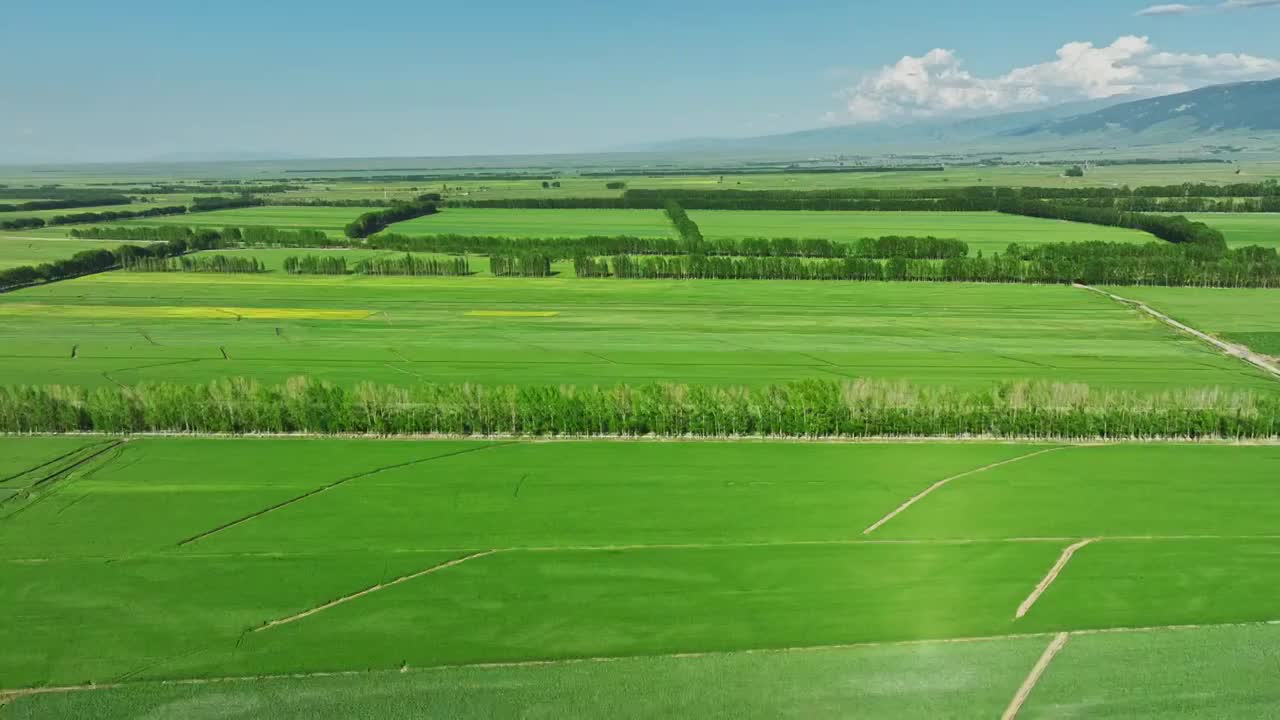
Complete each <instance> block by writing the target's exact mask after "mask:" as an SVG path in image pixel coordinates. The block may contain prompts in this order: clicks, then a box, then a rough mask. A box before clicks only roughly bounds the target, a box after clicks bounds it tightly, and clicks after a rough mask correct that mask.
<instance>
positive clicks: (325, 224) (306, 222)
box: [121, 205, 377, 237]
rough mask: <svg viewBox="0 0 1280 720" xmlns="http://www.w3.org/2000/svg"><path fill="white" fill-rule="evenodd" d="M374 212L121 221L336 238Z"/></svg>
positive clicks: (230, 213) (312, 210) (314, 210)
mask: <svg viewBox="0 0 1280 720" xmlns="http://www.w3.org/2000/svg"><path fill="white" fill-rule="evenodd" d="M376 209H377V208H359V207H354V208H353V207H289V206H277V205H271V206H264V207H248V208H238V209H235V210H214V211H212V212H200V213H189V214H186V215H167V216H164V217H156V218H140V219H138V220H125V221H123V222H122V223H121V224H128V225H181V226H184V227H194V228H217V229H221V228H225V227H249V226H257V225H261V226H264V227H276V228H280V229H282V230H299V229H303V228H306V229H310V230H322V231H324V232H326V233H328V234H329V235H332V236H334V237H339V236H341V235H342V229H343V228H344V227H346V225H347V223H349V222H351V221H352V220H355V219H356V218H357V217H359V216H360V215H362V214H364V213H366V212H369V211H371V210H376Z"/></svg>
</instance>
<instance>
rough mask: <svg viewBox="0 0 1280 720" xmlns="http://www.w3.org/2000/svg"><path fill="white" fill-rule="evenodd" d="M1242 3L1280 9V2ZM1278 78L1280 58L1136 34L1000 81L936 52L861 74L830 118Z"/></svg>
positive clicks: (974, 109) (875, 117) (1062, 51)
mask: <svg viewBox="0 0 1280 720" xmlns="http://www.w3.org/2000/svg"><path fill="white" fill-rule="evenodd" d="M1236 1H1237V2H1268V3H1275V4H1280V0H1236ZM1165 7H1173V6H1165ZM1276 75H1280V60H1275V59H1271V58H1263V57H1256V56H1253V55H1244V54H1233V53H1221V54H1218V55H1205V54H1192V53H1174V52H1164V51H1161V50H1159V49H1158V48H1156V47H1155V46H1154V45H1152V43H1151V41H1150V40H1149V39H1148V38H1146V37H1137V36H1133V35H1126V36H1123V37H1120V38H1118V39H1116V41H1115V42H1113V43H1111V44H1110V45H1107V46H1104V47H1097V46H1095V45H1094V44H1093V43H1089V42H1071V43H1067V44H1066V45H1063V46H1062V47H1061V48H1059V49H1058V51H1057V56H1056V58H1055V59H1053V60H1050V61H1048V62H1043V63H1039V64H1036V65H1029V66H1026V67H1020V68H1014V69H1012V70H1010V71H1008V72H1007V73H1005V74H1003V75H999V76H994V77H982V76H979V75H974V74H973V73H971V72H969V71H968V70H966V69H965V67H964V63H963V61H962V60H961V59H960V57H959V56H958V55H957V54H956V52H955V51H954V50H946V49H943V48H935V49H933V50H930V51H929V52H927V53H925V54H924V55H921V56H919V57H913V56H910V55H908V56H906V57H903V58H902V59H901V60H899V61H898V62H896V63H894V64H893V65H886V66H884V67H882V68H880V69H879V70H876V71H874V72H871V73H869V74H867V75H865V76H863V77H862V79H861V80H860V81H859V82H858V83H857V84H856V85H854V86H853V87H850V88H847V89H845V90H843V91H842V92H841V93H840V96H841V98H842V100H843V101H844V111H843V112H842V113H837V114H835V115H834V116H831V117H829V119H830V120H834V121H839V122H853V123H868V122H880V121H885V120H904V119H912V118H930V117H939V116H947V115H956V116H963V115H975V114H981V113H993V112H1003V111H1011V110H1020V109H1030V108H1034V107H1037V106H1043V105H1048V104H1053V103H1062V102H1070V101H1073V100H1087V99H1098V98H1106V97H1112V96H1115V95H1139V96H1152V95H1162V94H1168V93H1174V92H1182V91H1184V90H1190V89H1193V88H1196V87H1202V86H1204V85H1212V84H1215V83H1223V82H1234V81H1239V80H1256V79H1263V78H1269V77H1273V76H1276Z"/></svg>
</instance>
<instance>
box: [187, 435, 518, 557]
mask: <svg viewBox="0 0 1280 720" xmlns="http://www.w3.org/2000/svg"><path fill="white" fill-rule="evenodd" d="M506 444H509V443H490V444H487V445H482V446H480V447H474V448H467V449H465V450H456V451H454V452H449V453H444V454H441V455H432V456H430V457H425V458H419V459H417V460H409V461H407V462H402V463H396V464H394V465H385V466H382V467H377V468H373V469H372V470H366V471H364V472H360V473H356V474H355V475H348V476H347V477H344V478H341V479H338V480H335V481H333V482H331V483H328V484H327V485H321V486H320V487H318V488H314V489H312V490H309V491H307V492H305V493H303V494H301V495H298V496H296V497H293V498H290V499H289V500H285V501H283V502H280V503H276V504H275V505H272V506H270V507H267V508H264V509H262V510H259V511H257V512H255V513H251V514H249V515H245V516H244V517H241V518H239V519H237V520H233V521H231V522H229V523H226V524H225V525H219V526H218V527H216V528H213V529H212V530H207V531H205V532H203V533H200V534H198V535H193V536H191V537H189V538H187V539H185V540H183V541H181V542H179V543H178V545H177V546H178V547H184V546H186V545H190V544H192V543H195V542H199V541H200V540H204V539H205V538H208V537H212V536H213V535H217V534H218V533H220V532H223V531H224V530H230V529H231V528H233V527H236V526H238V525H243V524H244V523H247V522H249V521H251V520H255V519H257V518H260V517H262V516H263V515H267V514H269V513H273V512H275V511H277V510H281V509H284V508H286V507H289V506H290V505H293V504H295V503H299V502H302V501H303V500H306V499H307V498H310V497H313V496H315V495H319V494H320V493H323V492H327V491H329V490H332V489H334V488H336V487H340V486H342V485H344V484H346V483H348V482H351V481H352V480H359V479H360V478H366V477H369V476H371V475H377V474H379V473H383V472H388V471H390V470H399V469H401V468H406V467H412V466H414V465H421V464H423V463H427V462H431V461H432V460H442V459H444V458H448V457H455V456H457V455H466V454H467V453H473V452H478V451H481V450H488V449H490V448H495V447H502V446H503V445H506Z"/></svg>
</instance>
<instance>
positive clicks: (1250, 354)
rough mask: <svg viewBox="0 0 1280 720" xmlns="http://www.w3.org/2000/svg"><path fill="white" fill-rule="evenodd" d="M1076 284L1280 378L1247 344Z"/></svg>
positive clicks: (1133, 301) (1117, 296) (1146, 306)
mask: <svg viewBox="0 0 1280 720" xmlns="http://www.w3.org/2000/svg"><path fill="white" fill-rule="evenodd" d="M1075 286H1076V287H1078V288H1081V289H1083V290H1089V291H1092V292H1095V293H1098V294H1099V295H1102V296H1103V297H1106V298H1110V299H1111V300H1114V301H1116V302H1118V303H1121V304H1123V305H1128V306H1130V307H1133V308H1137V309H1138V310H1141V311H1142V312H1144V313H1146V314H1148V315H1150V316H1151V317H1153V318H1155V319H1157V320H1159V321H1160V322H1162V323H1164V324H1165V325H1168V326H1170V327H1172V328H1174V329H1176V330H1180V331H1182V332H1184V333H1186V334H1188V335H1191V336H1192V337H1194V338H1196V339H1198V340H1201V341H1204V342H1206V343H1208V344H1210V345H1212V346H1214V347H1215V348H1217V349H1219V350H1221V351H1222V352H1224V353H1226V354H1227V355H1230V356H1231V357H1233V358H1236V359H1237V360H1243V361H1245V362H1247V363H1249V364H1250V365H1253V366H1255V367H1258V368H1260V369H1262V370H1264V371H1266V372H1267V373H1269V374H1270V375H1271V376H1272V377H1274V378H1276V379H1280V367H1277V366H1276V365H1275V364H1274V363H1272V362H1271V361H1270V360H1269V359H1268V358H1267V356H1266V355H1262V354H1260V353H1256V352H1254V351H1252V350H1250V349H1249V348H1248V347H1247V346H1245V345H1238V344H1236V343H1229V342H1226V341H1225V340H1219V339H1218V338H1216V337H1214V336H1212V335H1210V334H1208V333H1206V332H1201V331H1200V330H1197V329H1195V328H1193V327H1191V326H1190V325H1187V324H1185V323H1182V322H1178V321H1177V320H1174V319H1173V318H1171V317H1169V316H1168V315H1165V314H1164V313H1162V312H1160V311H1159V310H1156V309H1155V308H1153V307H1151V306H1150V305H1148V304H1146V303H1144V302H1142V301H1140V300H1131V299H1129V298H1126V297H1121V296H1119V295H1116V294H1115V293H1110V292H1107V291H1106V290H1102V289H1099V288H1096V287H1093V286H1091V285H1082V284H1080V283H1076V284H1075Z"/></svg>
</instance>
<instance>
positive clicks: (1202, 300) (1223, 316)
mask: <svg viewBox="0 0 1280 720" xmlns="http://www.w3.org/2000/svg"><path fill="white" fill-rule="evenodd" d="M1111 291H1112V292H1115V293H1116V294H1118V295H1121V296H1123V297H1127V298H1129V299H1131V300H1141V301H1142V302H1145V303H1146V304H1147V305H1149V306H1151V307H1153V308H1155V309H1157V310H1159V311H1161V312H1163V313H1165V314H1166V315H1169V316H1170V317H1173V318H1175V319H1177V320H1180V321H1182V322H1183V323H1186V324H1187V325H1190V326H1191V327H1194V328H1196V329H1197V330H1201V331H1203V332H1208V333H1212V334H1214V335H1217V336H1219V337H1221V338H1223V339H1226V340H1230V341H1231V342H1236V343H1240V344H1242V345H1247V346H1248V347H1249V348H1250V349H1252V350H1255V351H1257V352H1260V353H1264V354H1267V355H1273V356H1276V357H1280V327H1278V326H1277V323H1276V318H1278V317H1280V292H1277V291H1275V290H1264V289H1226V288H1146V287H1144V288H1111Z"/></svg>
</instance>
